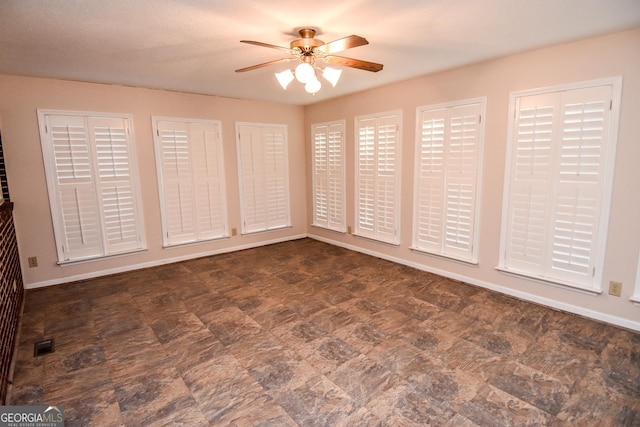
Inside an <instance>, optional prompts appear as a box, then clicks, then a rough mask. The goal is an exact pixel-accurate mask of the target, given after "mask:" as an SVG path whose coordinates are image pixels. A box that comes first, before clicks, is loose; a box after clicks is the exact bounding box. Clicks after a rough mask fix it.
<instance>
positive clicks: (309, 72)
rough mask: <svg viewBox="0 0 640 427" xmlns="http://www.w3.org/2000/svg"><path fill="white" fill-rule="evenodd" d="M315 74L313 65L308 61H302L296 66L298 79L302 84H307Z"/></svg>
mask: <svg viewBox="0 0 640 427" xmlns="http://www.w3.org/2000/svg"><path fill="white" fill-rule="evenodd" d="M315 75H316V72H315V71H314V69H313V67H312V66H311V65H309V64H307V63H306V62H302V63H300V64H299V65H298V66H297V67H296V79H297V80H298V81H299V82H300V83H302V84H305V83H307V82H308V81H309V80H311V79H313V78H314V77H315Z"/></svg>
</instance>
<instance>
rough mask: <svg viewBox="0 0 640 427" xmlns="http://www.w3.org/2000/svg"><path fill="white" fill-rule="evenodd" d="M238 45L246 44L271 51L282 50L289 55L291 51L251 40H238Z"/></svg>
mask: <svg viewBox="0 0 640 427" xmlns="http://www.w3.org/2000/svg"><path fill="white" fill-rule="evenodd" d="M240 43H247V44H253V45H256V46H262V47H268V48H271V49H278V50H284V51H285V52H288V53H291V49H289V48H288V47H283V46H276V45H274V44H269V43H262V42H256V41H253V40H240Z"/></svg>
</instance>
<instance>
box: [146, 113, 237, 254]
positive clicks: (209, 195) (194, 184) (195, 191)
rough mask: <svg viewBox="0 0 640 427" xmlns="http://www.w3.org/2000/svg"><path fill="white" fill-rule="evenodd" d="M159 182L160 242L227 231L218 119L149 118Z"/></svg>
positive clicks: (197, 238) (191, 239) (178, 241)
mask: <svg viewBox="0 0 640 427" xmlns="http://www.w3.org/2000/svg"><path fill="white" fill-rule="evenodd" d="M153 123H154V127H155V133H156V157H157V162H158V165H159V167H158V171H159V180H160V182H161V189H162V192H161V197H160V199H161V203H162V210H163V228H164V239H163V241H164V245H165V246H172V245H179V244H184V243H191V242H197V241H204V240H211V239H215V238H220V237H224V236H225V235H226V233H227V215H226V194H225V185H224V167H223V164H224V163H223V162H224V159H223V157H222V142H221V139H220V123H219V122H217V121H196V120H185V119H171V118H158V117H154V118H153Z"/></svg>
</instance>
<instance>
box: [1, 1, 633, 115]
mask: <svg viewBox="0 0 640 427" xmlns="http://www.w3.org/2000/svg"><path fill="white" fill-rule="evenodd" d="M304 27H309V28H314V29H316V30H317V32H318V34H316V37H317V38H320V39H322V40H324V41H325V42H329V41H332V40H335V39H338V38H342V37H345V36H348V35H351V34H357V35H359V36H362V37H365V38H366V39H368V40H369V43H370V44H369V45H366V46H360V47H357V48H353V49H350V50H347V51H344V52H341V53H340V55H343V56H348V57H352V58H357V59H363V60H367V61H372V62H378V63H382V64H384V69H383V70H382V71H380V72H378V73H371V72H367V71H362V70H356V69H350V68H345V69H344V72H343V74H342V79H341V81H340V82H339V83H338V85H337V86H336V87H335V88H332V87H331V86H330V85H329V84H328V83H325V84H323V88H322V90H321V91H320V92H319V93H318V94H316V95H313V96H312V95H309V94H307V93H306V92H305V91H304V90H303V87H302V85H300V84H298V83H297V82H293V83H292V84H291V85H290V86H289V88H288V89H287V91H283V90H282V88H281V87H280V86H279V85H278V83H277V81H276V80H275V78H274V76H273V73H274V72H276V71H282V70H283V69H285V68H287V67H288V66H289V65H287V64H280V65H274V66H271V67H267V68H262V69H259V70H255V71H250V72H247V73H236V72H234V70H236V69H238V68H243V67H246V66H250V65H254V64H257V63H262V62H267V61H271V60H275V59H279V58H282V57H286V56H287V55H286V53H284V52H280V51H279V50H276V49H268V48H264V47H258V46H253V45H247V44H243V43H240V40H243V39H246V40H257V41H261V42H265V43H269V44H275V45H280V46H288V45H289V42H290V41H291V40H292V39H294V38H296V37H298V34H297V30H298V29H300V28H304ZM635 27H640V0H535V1H530V0H404V1H398V0H375V1H373V0H339V1H334V0H328V1H322V2H305V1H290V0H276V1H264V0H207V1H204V0H108V1H105V0H64V1H53V0H47V1H44V0H2V1H0V73H2V74H16V75H26V76H42V77H54V78H61V79H69V80H79V81H88V82H102V83H115V84H123V85H130V86H140V87H148V88H158V89H167V90H175V91H181V92H191V93H200V94H212V95H220V96H225V97H232V98H246V99H258V100H268V101H275V102H282V103H288V104H299V105H306V104H311V103H314V102H317V101H321V100H325V99H329V98H332V97H336V96H341V95H345V94H348V93H353V92H357V91H360V90H364V89H369V88H372V87H376V86H381V85H384V84H388V83H392V82H397V81H400V80H405V79H408V78H412V77H416V76H420V75H424V74H428V73H432V72H437V71H440V70H444V69H449V68H452V67H457V66H461V65H465V64H470V63H474V62H479V61H483V60H486V59H490V58H495V57H499V56H504V55H507V54H512V53H517V52H523V51H527V50H531V49H535V48H539V47H545V46H550V45H554V44H559V43H564V42H568V41H572V40H577V39H581V38H586V37H591V36H597V35H601V34H607V33H611V32H616V31H620V30H625V29H630V28H635Z"/></svg>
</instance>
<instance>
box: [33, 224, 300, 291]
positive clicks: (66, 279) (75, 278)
mask: <svg viewBox="0 0 640 427" xmlns="http://www.w3.org/2000/svg"><path fill="white" fill-rule="evenodd" d="M305 237H307V235H306V234H299V235H296V236H287V237H283V238H279V239H273V240H267V241H264V242H258V243H250V244H245V245H238V246H232V247H228V248H223V249H216V250H213V251H206V252H199V253H194V254H189V255H183V256H179V257H173V258H164V259H160V260H157V261H150V262H144V263H140V264H132V265H126V266H123V267H117V268H111V269H107V270H100V271H92V272H91V273H85V274H77V275H75V276H66V277H61V278H59V279H52V280H46V281H43V282H36V283H29V284H26V285H25V289H37V288H44V287H46V286H54V285H61V284H64V283H71V282H78V281H80V280H87V279H95V278H97V277H103V276H110V275H112V274H118V273H125V272H127V271H133V270H140V269H143V268H149V267H157V266H160V265H165V264H173V263H176V262H181V261H188V260H190V259H196V258H203V257H206V256H211V255H219V254H224V253H229V252H236V251H242V250H244V249H251V248H258V247H260V246H267V245H272V244H274V243H282V242H288V241H290V240H298V239H304V238H305Z"/></svg>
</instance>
